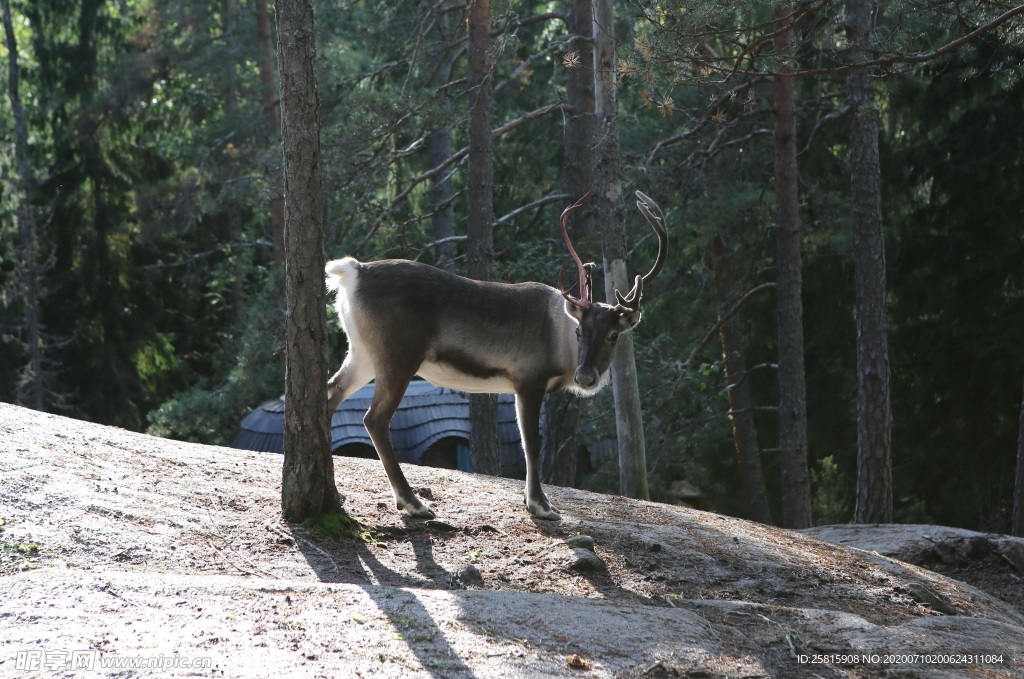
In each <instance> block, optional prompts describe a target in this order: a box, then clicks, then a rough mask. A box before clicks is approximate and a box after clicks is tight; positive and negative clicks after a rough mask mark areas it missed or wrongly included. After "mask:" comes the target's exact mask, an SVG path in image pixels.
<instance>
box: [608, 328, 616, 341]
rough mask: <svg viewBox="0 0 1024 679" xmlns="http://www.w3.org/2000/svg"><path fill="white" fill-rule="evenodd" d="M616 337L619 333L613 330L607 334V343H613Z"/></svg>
mask: <svg viewBox="0 0 1024 679" xmlns="http://www.w3.org/2000/svg"><path fill="white" fill-rule="evenodd" d="M618 339H619V333H617V332H615V331H614V330H613V331H612V332H610V333H609V334H608V343H609V344H615V342H616V341H617V340H618Z"/></svg>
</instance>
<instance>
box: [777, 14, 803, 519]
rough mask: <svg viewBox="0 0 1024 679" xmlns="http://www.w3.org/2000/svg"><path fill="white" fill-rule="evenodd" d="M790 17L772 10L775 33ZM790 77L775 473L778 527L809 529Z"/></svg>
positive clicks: (783, 86)
mask: <svg viewBox="0 0 1024 679" xmlns="http://www.w3.org/2000/svg"><path fill="white" fill-rule="evenodd" d="M790 13H791V11H790V9H789V8H788V7H787V6H786V5H779V6H777V7H776V8H775V19H776V30H779V28H781V27H783V26H785V24H786V22H787V17H788V16H789V15H790ZM792 37H793V36H792V30H784V31H781V32H780V33H779V34H778V35H777V37H776V39H775V49H776V51H777V52H778V53H779V55H780V56H781V57H782V65H780V67H779V70H780V72H782V73H785V72H788V71H789V70H790V69H791V68H792V63H791V59H792V55H793V46H792ZM795 84H796V83H795V79H794V78H793V77H792V76H787V75H777V76H776V77H775V81H774V85H773V93H774V99H775V247H776V255H775V263H776V268H777V269H778V278H777V282H776V299H777V305H778V327H779V370H778V373H779V467H780V470H781V472H782V525H783V526H785V527H786V528H807V527H809V526H810V525H811V484H810V474H809V472H808V469H807V386H806V381H805V375H804V324H803V301H802V291H803V282H802V276H801V271H800V269H801V263H800V214H799V207H800V201H799V189H798V175H797V161H796V141H797V140H796V88H795Z"/></svg>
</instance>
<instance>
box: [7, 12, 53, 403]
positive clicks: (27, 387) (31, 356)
mask: <svg viewBox="0 0 1024 679" xmlns="http://www.w3.org/2000/svg"><path fill="white" fill-rule="evenodd" d="M0 7H2V9H3V13H4V18H3V21H4V36H5V43H6V47H7V95H8V98H9V99H10V102H11V113H12V115H13V116H14V156H15V164H16V166H17V174H18V181H17V187H18V188H17V191H18V195H17V201H18V206H17V208H16V213H15V214H16V216H17V220H18V254H19V257H20V259H21V262H20V263H19V265H20V268H21V276H20V278H21V280H20V281H19V287H20V290H19V292H20V295H21V297H22V303H23V304H24V307H25V321H24V323H23V326H22V327H23V336H24V338H25V339H24V346H25V350H26V353H27V354H28V360H27V362H26V364H25V366H24V368H23V369H22V371H21V375H20V377H19V379H18V387H17V394H16V396H15V402H16V403H17V404H18V405H21V406H26V407H28V408H32V409H33V410H43V409H44V407H45V401H44V398H43V395H44V389H43V346H42V345H43V339H42V331H41V324H40V320H39V271H38V269H37V266H36V262H37V260H38V255H37V251H38V243H37V242H36V227H35V216H34V214H33V211H32V165H31V163H30V161H29V157H28V122H27V121H26V119H25V109H24V107H23V105H22V101H21V92H20V90H19V84H20V76H21V71H20V66H19V63H18V43H17V40H16V39H15V35H14V23H13V19H12V17H11V7H10V3H9V2H8V0H2V4H0Z"/></svg>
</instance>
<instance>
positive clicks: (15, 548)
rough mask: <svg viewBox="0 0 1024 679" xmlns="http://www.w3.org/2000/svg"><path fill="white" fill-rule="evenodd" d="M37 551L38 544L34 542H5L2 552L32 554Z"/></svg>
mask: <svg viewBox="0 0 1024 679" xmlns="http://www.w3.org/2000/svg"><path fill="white" fill-rule="evenodd" d="M38 553H39V545H38V544H36V543H35V542H5V543H4V554H21V555H23V556H30V555H32V556H34V555H36V554H38Z"/></svg>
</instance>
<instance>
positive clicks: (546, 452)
mask: <svg viewBox="0 0 1024 679" xmlns="http://www.w3.org/2000/svg"><path fill="white" fill-rule="evenodd" d="M568 17H569V21H568V32H569V33H570V34H571V35H576V36H579V37H578V38H574V39H573V40H572V41H571V42H570V43H569V46H568V50H569V51H570V52H575V53H576V54H577V55H578V56H579V65H578V66H576V67H575V68H571V69H569V70H568V72H567V74H566V75H567V82H566V99H567V100H568V103H569V105H570V106H572V108H573V112H572V113H571V114H570V115H569V116H568V118H567V120H566V124H565V155H564V161H563V164H562V190H563V191H564V192H565V193H567V194H569V196H570V199H569V201H570V202H575V201H576V199H578V198H579V197H580V196H583V195H584V194H585V193H586V192H587V191H589V190H590V189H591V187H593V185H594V169H595V167H596V165H597V155H596V145H597V118H596V114H595V110H594V109H595V106H596V103H595V92H596V86H597V82H596V79H595V70H594V9H593V2H592V0H569V15H568ZM566 230H567V231H568V232H569V238H570V239H571V240H572V242H573V243H575V244H576V245H577V247H579V246H580V244H581V243H583V242H585V239H586V237H587V236H588V235H589V234H590V233H591V232H592V231H593V230H594V203H593V202H586V203H584V204H583V205H582V206H581V207H580V208H579V209H577V210H576V211H575V212H573V214H572V216H571V217H569V220H568V222H567V224H566ZM560 247H561V248H562V249H563V251H565V252H567V250H565V248H564V245H561V244H560ZM543 408H544V410H543V416H542V422H541V424H542V429H541V460H542V463H541V464H542V468H543V469H545V470H546V474H545V480H546V481H549V482H550V483H553V484H555V485H558V486H577V485H579V481H580V478H579V477H580V464H579V455H580V451H581V446H580V441H579V430H580V399H579V397H578V396H576V395H575V394H573V393H572V392H570V391H557V392H554V393H552V394H548V396H547V397H546V398H545V399H544V406H543Z"/></svg>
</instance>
